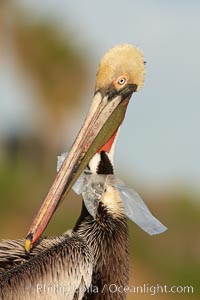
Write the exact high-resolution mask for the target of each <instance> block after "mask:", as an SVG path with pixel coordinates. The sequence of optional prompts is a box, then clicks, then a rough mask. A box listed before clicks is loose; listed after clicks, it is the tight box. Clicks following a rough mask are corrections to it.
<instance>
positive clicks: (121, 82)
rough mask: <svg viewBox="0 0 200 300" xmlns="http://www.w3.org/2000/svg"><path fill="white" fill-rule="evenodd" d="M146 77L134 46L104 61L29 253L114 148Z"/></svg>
mask: <svg viewBox="0 0 200 300" xmlns="http://www.w3.org/2000/svg"><path fill="white" fill-rule="evenodd" d="M144 74H145V68H144V60H143V55H142V53H141V52H140V50H139V49H137V48H136V47H134V46H132V45H127V44H124V45H118V46H116V47H114V48H112V49H110V50H109V51H108V52H107V53H106V54H105V55H104V57H103V58H102V60H101V62H100V64H99V68H98V72H97V77H96V86H95V94H94V98H93V101H92V104H91V107H90V110H89V112H88V115H87V117H86V119H85V121H84V124H83V126H82V128H81V130H80V131H79V133H78V135H77V137H76V139H75V141H74V143H73V145H72V147H71V150H70V152H69V155H68V156H67V158H66V159H65V161H64V163H63V165H62V167H61V169H60V171H59V172H58V174H57V176H56V178H55V180H54V182H53V184H52V186H51V187H50V189H49V191H48V193H47V195H46V197H45V199H44V201H43V203H42V205H41V207H40V209H39V211H38V213H37V214H36V217H35V218H34V220H33V223H32V225H31V227H30V229H29V232H28V234H27V237H26V242H25V248H26V251H27V252H29V251H30V249H31V247H32V245H33V244H34V243H35V242H36V241H37V239H38V238H39V237H40V235H41V234H42V233H43V231H44V229H45V228H46V226H47V224H48V222H49V221H50V219H51V217H52V215H53V213H54V212H55V210H56V208H57V206H58V204H59V203H60V201H61V199H62V198H63V196H64V195H65V194H66V193H68V192H69V190H70V189H71V187H72V185H73V184H74V182H75V181H76V180H77V178H78V177H79V176H80V174H81V173H82V171H83V170H84V169H85V167H86V166H87V164H88V163H89V161H90V160H91V159H92V157H93V156H94V155H95V154H96V153H97V152H98V151H99V150H100V149H101V148H102V147H103V145H105V144H108V143H109V141H110V144H111V145H112V142H113V140H114V139H113V136H114V135H115V133H116V131H117V130H118V128H119V126H120V125H121V123H122V121H123V119H124V116H125V112H126V108H127V105H128V102H129V100H130V97H131V95H132V93H133V92H136V91H138V90H139V89H140V88H141V87H142V85H143V82H144Z"/></svg>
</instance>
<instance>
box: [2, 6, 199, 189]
mask: <svg viewBox="0 0 200 300" xmlns="http://www.w3.org/2000/svg"><path fill="white" fill-rule="evenodd" d="M13 2H15V1H13ZM17 4H18V5H21V7H23V8H24V9H28V10H29V11H31V12H32V14H33V15H35V16H37V17H38V16H39V17H40V18H46V17H48V18H49V17H50V18H52V19H53V20H54V21H55V22H56V24H57V26H59V27H60V29H62V30H63V32H64V31H65V30H68V29H69V30H70V31H72V32H73V33H74V34H75V35H76V40H75V41H72V42H74V43H76V45H77V47H80V48H81V47H83V50H82V49H80V50H82V51H85V52H87V53H88V56H87V60H88V58H90V60H91V66H90V68H91V86H90V85H89V89H91V90H89V91H88V95H89V97H90V96H92V93H93V86H94V80H95V73H96V68H97V65H98V61H99V60H100V58H101V56H102V55H103V54H104V53H105V52H106V51H107V50H108V49H109V48H110V47H112V46H114V45H116V44H120V43H131V44H134V45H136V46H138V47H139V48H141V49H142V51H143V52H144V57H145V61H146V62H147V65H146V69H147V70H146V80H145V85H144V88H143V89H142V90H141V91H140V92H139V93H138V94H135V95H134V96H133V97H132V100H131V102H130V104H129V107H128V111H127V115H126V119H125V121H124V124H123V126H122V128H121V131H120V135H119V138H118V143H117V150H116V152H117V153H116V169H122V170H123V172H124V173H126V170H127V169H128V173H129V174H130V175H131V176H132V177H133V179H134V180H136V181H137V180H139V181H142V182H145V183H146V184H150V185H151V184H153V185H155V184H156V185H159V184H163V183H167V182H176V181H179V180H181V181H183V182H185V183H192V184H195V185H197V186H199V180H200V163H199V162H200V159H199V156H200V155H199V153H200V138H199V129H200V92H199V85H200V59H199V53H200V18H199V15H200V2H199V1H178V0H176V1H156V0H149V1H144V0H141V1H131V0H124V1H118V0H110V1H106V0H101V1H94V0H85V1H80V0H79V1H78V0H74V1H67V0H65V1H64V0H59V1H56V0H43V1H39V0H37V1H35V0H18V1H17ZM1 74H2V72H1ZM1 74H0V75H1ZM1 77H2V76H0V87H1V86H2V83H1V82H2V79H1ZM4 80H5V79H4ZM3 90H4V91H3V92H2V90H1V89H0V96H2V93H4V94H5V93H6V92H5V88H4V89H3ZM88 95H83V101H86V102H84V103H83V109H82V111H80V116H77V122H76V127H75V128H76V129H75V130H77V131H78V128H79V127H80V126H81V122H82V120H83V118H84V115H85V113H86V111H87V109H88V108H89V103H90V100H91V99H87V100H85V99H86V97H88ZM89 97H88V98H89ZM86 104H87V105H86ZM19 107H20V105H19V103H18V109H19ZM27 109H28V108H27ZM0 110H3V108H2V107H1V106H0ZM19 110H20V109H19ZM23 110H25V109H24V107H23V104H22V105H21V111H19V115H20V116H21V114H22V115H23ZM20 118H21V117H20ZM79 120H80V121H79ZM73 132H74V131H73Z"/></svg>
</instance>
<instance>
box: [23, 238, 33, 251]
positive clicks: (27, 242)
mask: <svg viewBox="0 0 200 300" xmlns="http://www.w3.org/2000/svg"><path fill="white" fill-rule="evenodd" d="M32 245H33V241H32V237H31V236H30V235H28V236H27V237H26V239H25V243H24V248H25V250H26V252H27V253H30V251H31V248H32Z"/></svg>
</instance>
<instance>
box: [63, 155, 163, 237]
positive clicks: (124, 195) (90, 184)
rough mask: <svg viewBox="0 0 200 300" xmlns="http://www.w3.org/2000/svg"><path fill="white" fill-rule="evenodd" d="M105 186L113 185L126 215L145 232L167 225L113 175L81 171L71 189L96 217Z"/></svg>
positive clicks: (157, 230) (136, 194)
mask: <svg viewBox="0 0 200 300" xmlns="http://www.w3.org/2000/svg"><path fill="white" fill-rule="evenodd" d="M66 156H67V153H62V154H61V156H58V162H57V171H59V169H60V167H61V166H62V163H63V161H64V160H65V158H66ZM107 186H113V187H114V188H116V189H117V190H118V191H119V193H120V197H121V200H122V202H123V206H124V210H125V214H126V216H127V217H128V218H129V219H130V220H131V221H132V222H134V223H135V224H137V225H138V226H139V227H140V228H141V229H142V230H144V231H145V232H146V233H148V234H149V235H155V234H160V233H162V232H164V231H166V230H167V227H166V226H165V225H163V224H162V223H161V222H160V221H159V220H158V219H156V218H155V217H154V216H153V215H152V214H151V212H150V210H149V209H148V207H147V205H146V204H145V203H144V201H143V200H142V198H141V197H140V195H139V194H138V193H137V192H136V191H135V190H134V189H133V188H130V187H127V186H126V185H125V184H124V183H123V181H122V180H121V179H119V178H118V177H116V176H115V175H103V174H87V173H85V172H83V173H82V174H81V175H80V177H79V178H78V180H77V181H76V182H75V184H74V185H73V190H74V192H75V193H76V194H78V195H80V194H82V197H83V201H84V203H85V206H86V208H87V210H88V212H89V213H90V214H91V215H92V216H93V217H94V218H96V212H97V208H98V205H99V201H100V199H101V197H102V194H103V193H104V192H105V191H106V188H107Z"/></svg>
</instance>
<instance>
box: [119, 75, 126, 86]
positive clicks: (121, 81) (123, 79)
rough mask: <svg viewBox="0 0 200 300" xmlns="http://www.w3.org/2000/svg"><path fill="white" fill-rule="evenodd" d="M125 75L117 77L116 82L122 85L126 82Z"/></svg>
mask: <svg viewBox="0 0 200 300" xmlns="http://www.w3.org/2000/svg"><path fill="white" fill-rule="evenodd" d="M126 80H127V79H126V77H120V78H119V79H118V84H120V85H124V84H125V83H126Z"/></svg>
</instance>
